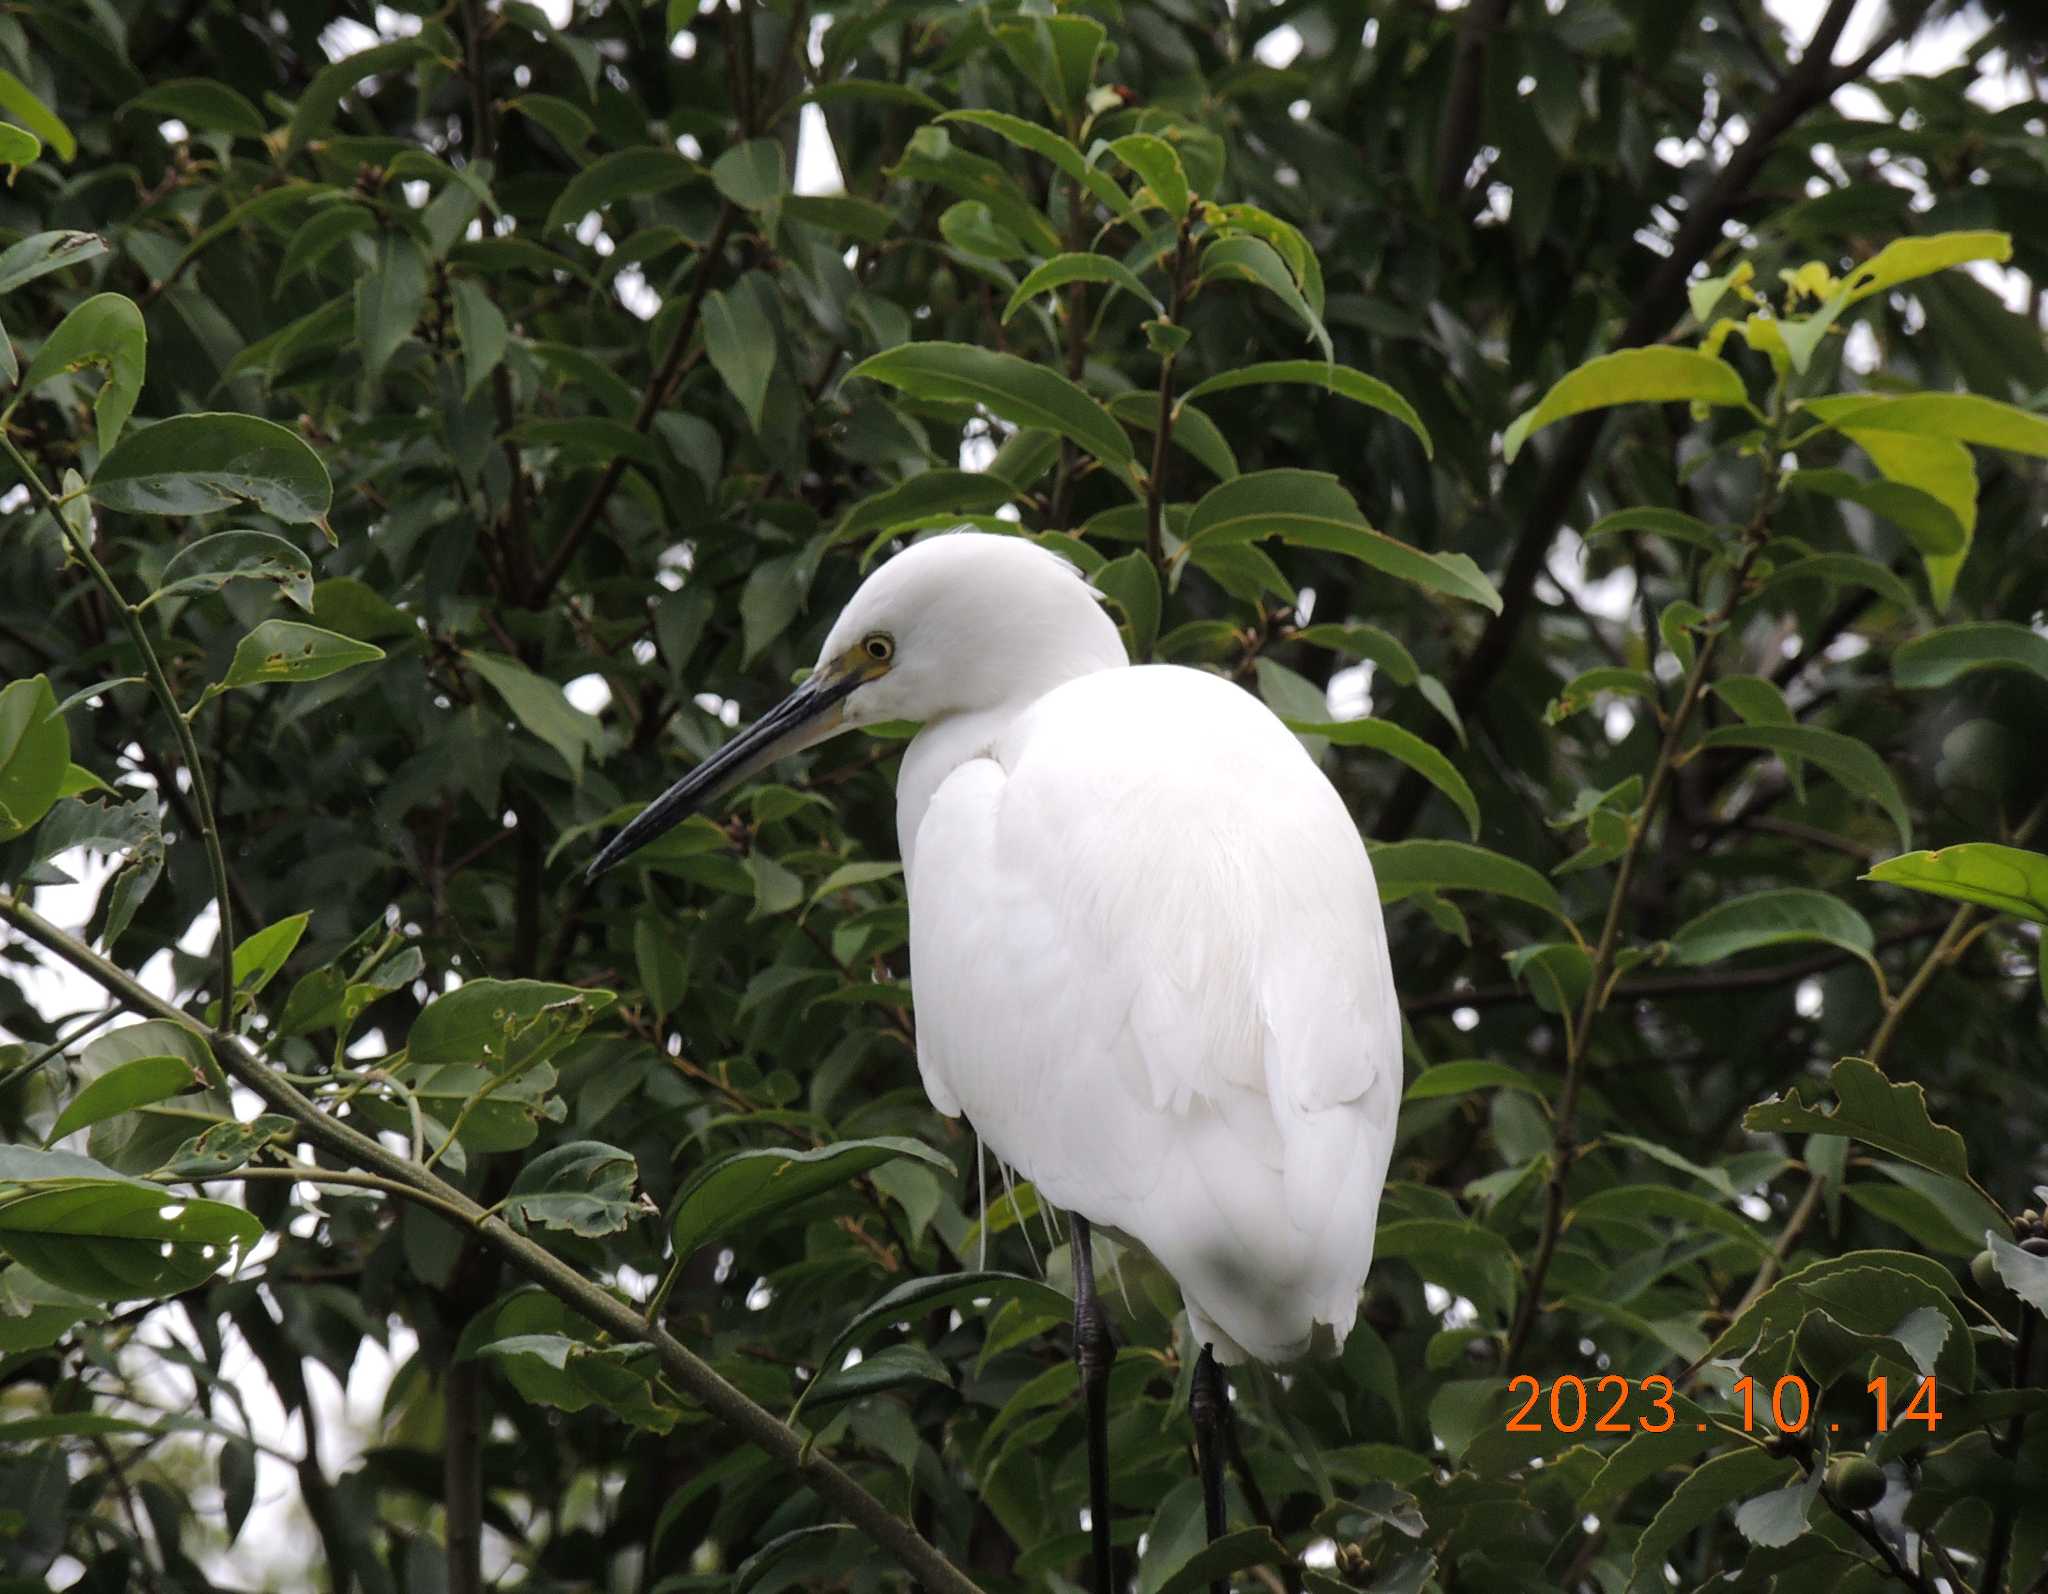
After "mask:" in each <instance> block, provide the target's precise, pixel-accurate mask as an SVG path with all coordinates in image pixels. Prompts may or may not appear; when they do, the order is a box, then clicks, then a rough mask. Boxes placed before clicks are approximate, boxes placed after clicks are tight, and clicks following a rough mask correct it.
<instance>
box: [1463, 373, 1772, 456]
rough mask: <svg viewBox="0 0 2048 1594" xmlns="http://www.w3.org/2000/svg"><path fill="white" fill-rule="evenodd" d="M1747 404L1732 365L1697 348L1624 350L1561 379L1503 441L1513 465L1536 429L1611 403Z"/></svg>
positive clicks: (1505, 435) (1747, 398)
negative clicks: (1682, 402)
mask: <svg viewBox="0 0 2048 1594" xmlns="http://www.w3.org/2000/svg"><path fill="white" fill-rule="evenodd" d="M1685 399H1696V400H1698V401H1699V402H1700V403H1703V404H1747V403H1748V402H1749V393H1748V391H1747V390H1746V389H1745V388H1744V387H1743V385H1742V377H1741V376H1740V375H1739V374H1738V373H1737V372H1736V369H1735V367H1734V366H1732V365H1730V364H1728V363H1727V362H1726V361H1725V360H1719V359H1716V358H1715V357H1714V356H1713V355H1710V354H1702V353H1700V352H1699V351H1698V350H1697V349H1673V348H1661V347H1660V348H1649V349H1622V350H1620V351H1618V352H1617V353H1614V354H1603V355H1600V356H1598V357H1597V358H1595V359H1591V360H1588V361H1586V363H1585V364H1583V365H1581V366H1580V367H1579V368H1578V369H1577V370H1575V371H1572V372H1570V373H1569V374H1567V375H1565V376H1564V377H1562V378H1560V379H1559V380H1558V382H1557V383H1556V385H1555V386H1553V387H1552V388H1551V390H1550V391H1549V392H1548V393H1546V394H1544V395H1543V398H1542V399H1541V401H1540V402H1538V403H1537V405H1536V406H1535V407H1534V408H1533V409H1529V410H1525V411H1523V413H1522V414H1521V415H1519V416H1517V417H1516V418H1515V422H1514V424H1513V425H1512V426H1510V427H1509V428H1508V429H1507V431H1506V433H1505V434H1503V436H1502V439H1501V446H1502V450H1503V452H1504V453H1505V454H1506V456H1507V458H1508V459H1509V460H1510V461H1512V460H1513V459H1514V457H1515V455H1517V454H1518V453H1520V452H1521V450H1522V444H1523V442H1524V441H1525V440H1526V439H1527V438H1528V436H1529V434H1530V433H1531V432H1533V431H1535V430H1537V429H1538V428H1539V427H1544V426H1548V425H1549V424H1550V423H1551V422H1552V421H1561V420H1563V419H1564V418H1565V417H1566V416H1569V415H1578V414H1580V413H1582V412H1584V411H1586V410H1598V409H1606V408H1607V407H1608V406H1610V405H1614V404H1670V403H1675V402H1678V401H1680V400H1685Z"/></svg>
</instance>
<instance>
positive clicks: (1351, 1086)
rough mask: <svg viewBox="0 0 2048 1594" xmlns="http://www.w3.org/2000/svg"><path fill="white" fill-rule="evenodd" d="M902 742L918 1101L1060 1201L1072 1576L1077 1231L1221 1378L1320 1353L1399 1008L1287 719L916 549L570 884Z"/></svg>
mask: <svg viewBox="0 0 2048 1594" xmlns="http://www.w3.org/2000/svg"><path fill="white" fill-rule="evenodd" d="M885 720H914V721H919V722H921V723H922V727H923V728H922V729H921V730H919V732H918V733H917V735H916V736H915V737H914V739H913V740H912V741H911V742H910V745H909V747H908V749H907V750H906V751H905V753H904V755H903V762H902V770H901V773H900V775H899V776H898V780H897V837H898V841H899V843H900V845H901V848H902V854H903V863H904V870H905V874H906V877H907V882H908V886H909V893H910V963H911V980H912V988H913V990H914V992H915V997H916V1003H917V1044H918V1066H919V1070H920V1072H921V1074H922V1076H923V1079H924V1086H925V1090H926V1092H927V1094H929V1096H930V1097H931V1100H932V1104H933V1106H935V1107H936V1108H938V1110H939V1111H940V1112H942V1113H945V1114H947V1115H949V1116H958V1115H960V1114H962V1113H964V1114H965V1115H966V1116H967V1118H968V1119H969V1121H970V1122H971V1123H972V1124H973V1126H974V1128H975V1130H976V1131H977V1133H978V1134H979V1135H980V1136H981V1138H982V1140H983V1141H984V1142H985V1143H986V1144H987V1145H988V1146H989V1147H990V1148H991V1149H992V1150H993V1151H994V1152H995V1153H996V1155H997V1156H998V1157H1000V1158H1001V1159H1002V1160H1003V1161H1004V1162H1006V1163H1008V1164H1010V1165H1011V1166H1012V1167H1014V1168H1016V1169H1017V1170H1018V1171H1019V1172H1021V1173H1022V1174H1024V1175H1025V1176H1026V1177H1027V1178H1029V1179H1030V1180H1031V1181H1032V1182H1033V1183H1034V1184H1035V1185H1036V1187H1037V1189H1038V1191H1039V1192H1040V1194H1041V1196H1042V1197H1043V1199H1044V1200H1045V1201H1046V1202H1048V1203H1050V1204H1052V1205H1054V1206H1057V1207H1060V1208H1063V1209H1065V1210H1066V1211H1067V1212H1068V1213H1069V1214H1071V1216H1072V1219H1073V1236H1074V1262H1075V1269H1074V1272H1075V1340H1076V1353H1077V1356H1078V1357H1079V1358H1080V1360H1081V1364H1082V1375H1083V1382H1084V1385H1085V1387H1086V1388H1087V1390H1088V1395H1089V1408H1090V1409H1089V1417H1090V1475H1091V1476H1090V1483H1091V1498H1092V1501H1093V1505H1092V1517H1093V1528H1094V1537H1095V1552H1096V1572H1097V1579H1098V1586H1099V1587H1103V1588H1106V1587H1107V1586H1108V1585H1107V1582H1106V1578H1107V1574H1108V1569H1109V1505H1108V1492H1107V1469H1106V1465H1105V1460H1106V1455H1105V1450H1104V1445H1105V1440H1104V1437H1103V1436H1104V1433H1105V1423H1106V1407H1105V1401H1106V1394H1107V1378H1108V1371H1109V1368H1108V1362H1109V1355H1108V1349H1109V1347H1108V1338H1107V1333H1106V1330H1105V1328H1104V1326H1103V1322H1102V1317H1101V1311H1100V1308H1099V1306H1098V1304H1097V1302H1096V1298H1095V1289H1094V1279H1093V1267H1092V1259H1091V1244H1090V1231H1091V1228H1097V1229H1101V1230H1103V1231H1104V1232H1106V1233H1109V1234H1112V1235H1113V1236H1115V1237H1116V1238H1117V1239H1119V1240H1120V1241H1123V1242H1127V1243H1129V1242H1134V1243H1136V1244H1137V1245H1140V1246H1142V1247H1144V1248H1145V1249H1146V1250H1147V1251H1149V1252H1150V1253H1151V1254H1152V1256H1153V1257H1155V1258H1156V1259H1157V1260H1158V1261H1159V1263H1160V1264H1161V1265H1162V1266H1163V1267H1165V1269H1166V1270H1167V1271H1168V1272H1169V1273H1170V1274H1171V1275H1172V1276H1173V1278H1174V1280H1175V1282H1176V1283H1177V1284H1178V1285H1179V1286H1180V1289H1181V1291H1182V1295H1183V1298H1184V1300H1185V1302H1186V1306H1187V1313H1188V1323H1189V1327H1190V1331H1191V1334H1192V1338H1193V1341H1194V1343H1195V1344H1196V1345H1199V1346H1200V1347H1201V1355H1200V1357H1199V1358H1198V1366H1197V1378H1196V1381H1195V1386H1194V1388H1195V1398H1194V1400H1193V1402H1192V1407H1193V1411H1194V1415H1195V1417H1196V1419H1197V1421H1196V1428H1197V1438H1198V1440H1199V1441H1200V1443H1199V1450H1200V1454H1201V1460H1202V1470H1203V1474H1204V1493H1205V1500H1206V1503H1207V1509H1208V1514H1209V1530H1210V1533H1211V1536H1212V1537H1213V1536H1214V1535H1215V1534H1216V1533H1218V1532H1220V1531H1221V1526H1222V1523H1221V1518H1222V1483H1221V1463H1220V1460H1219V1457H1218V1448H1217V1438H1218V1436H1217V1432H1216V1424H1217V1422H1219V1421H1221V1420H1224V1418H1225V1416H1226V1415H1227V1405H1226V1404H1225V1403H1224V1401H1223V1393H1224V1392H1223V1390H1222V1388H1221V1376H1220V1374H1218V1373H1217V1371H1216V1367H1215V1364H1216V1362H1225V1363H1229V1362H1237V1361H1242V1360H1245V1359H1247V1358H1252V1359H1256V1360H1259V1361H1262V1362H1286V1361H1290V1360H1293V1359H1295V1358H1298V1357H1300V1356H1303V1355H1305V1354H1307V1353H1309V1352H1310V1351H1311V1350H1313V1349H1316V1348H1318V1347H1320V1346H1324V1345H1330V1346H1334V1345H1338V1344H1341V1343H1342V1341H1343V1339H1344V1337H1345V1335H1346V1334H1347V1333H1348V1332H1349V1331H1350V1328H1351V1325H1352V1321H1353V1318H1354V1316H1355V1315H1356V1311H1357V1305H1358V1299H1359V1294H1360V1291H1361V1288H1362V1286H1363V1284H1364V1281H1365V1275H1366V1270H1367V1267H1368V1265H1369V1264H1370V1262H1371V1260H1372V1249H1373V1230H1374V1224H1375V1219H1376V1216H1377V1212H1378V1207H1379V1199H1380V1192H1381V1188H1382V1186H1383V1184H1384V1182H1385V1178H1386V1171H1387V1161H1388V1156H1389V1154H1390V1151H1391V1148H1392V1144H1393V1135H1394V1120H1395V1114H1396V1109H1397V1105H1398V1101H1399V1096H1400V1082H1401V1045H1400V1016H1399V1011H1398V1009H1397V1007H1396V1004H1395V997H1394V986H1393V976H1392V971H1391V968H1390V965H1389V960H1388V953H1387V936H1386V926H1385V922H1384V919H1383V918H1382V915H1381V912H1380V906H1379V897H1378V893H1377V891H1376V889H1375V887H1374V883H1373V874H1372V866H1371V864H1370V862H1368V860H1367V857H1366V852H1365V847H1364V845H1363V843H1362V842H1361V841H1360V839H1359V835H1358V831H1357V828H1356V826H1355V825H1354V824H1353V822H1352V820H1351V817H1350V815H1349V814H1348V813H1347V811H1346V810H1345V807H1344V803H1343V801H1342V799H1341V798H1340V797H1339V796H1338V795H1337V793H1336V791H1335V790H1334V788H1332V786H1331V785H1330V783H1329V781H1328V780H1327V779H1326V778H1325V777H1324V776H1323V774H1322V772H1321V771H1320V770H1319V769H1318V768H1317V767H1316V765H1315V763H1314V761H1313V760H1312V759H1311V758H1310V757H1309V756H1308V754H1307V752H1306V751H1305V750H1304V749H1303V748H1302V746H1301V744H1300V742H1299V741H1297V740H1296V738H1295V737H1294V736H1293V734H1292V733H1291V732H1289V731H1288V730H1287V728H1286V727H1285V726H1284V725H1283V724H1282V723H1281V722H1280V721H1279V720H1278V719H1277V718H1276V717H1275V716H1274V715H1273V714H1272V712H1271V711H1270V710H1268V709H1267V708H1266V707H1265V705H1264V704H1262V703H1261V702H1259V701H1258V700H1257V699H1256V698H1254V697H1252V696H1251V695H1250V694H1249V693H1247V692H1245V691H1243V690H1242V689H1240V688H1239V687H1237V686H1235V685H1234V684H1232V683H1231V682H1229V681H1226V680H1224V679H1222V678H1221V677H1219V676H1215V675H1211V674H1208V673H1206V672H1204V671H1201V670H1194V669H1185V668H1181V667H1179V666H1174V665H1144V666H1135V667H1134V666H1132V665H1131V664H1130V663H1129V661H1128V659H1127V658H1126V657H1125V654H1124V649H1123V645H1122V642H1121V640H1120V639H1119V637H1118V634H1117V630H1116V627H1115V626H1114V625H1113V624H1112V623H1111V622H1110V620H1109V618H1108V616H1107V615H1106V614H1104V613H1103V611H1102V609H1101V607H1100V605H1099V604H1098V603H1097V601H1096V599H1095V596H1094V594H1093V593H1092V592H1091V591H1090V590H1089V589H1088V587H1087V586H1086V584H1085V583H1084V582H1083V581H1082V580H1081V578H1080V576H1079V574H1078V572H1077V571H1076V570H1075V569H1074V567H1073V566H1072V565H1070V564H1068V563H1067V562H1066V561H1065V560H1062V559H1060V558H1059V557H1057V556H1056V555H1054V554H1052V553H1050V552H1048V551H1047V550H1045V549H1042V548H1040V547H1038V546H1036V545H1035V544H1033V543H1031V542H1028V541H1026V540H1024V539H1022V538H1019V537H1006V536H995V535H988V534H984V533H979V532H957V533H952V534H949V535H946V536H941V537H934V538H929V539H927V540H925V541H923V542H920V543H917V544H915V545H913V546H912V547H910V548H908V549H906V550H905V551H904V552H902V553H900V554H898V555H897V556H896V557H895V558H893V559H891V560H890V561H889V562H888V563H886V564H884V565H883V566H882V567H881V568H880V569H879V570H877V571H876V572H875V573H874V574H873V575H872V576H870V577H869V578H868V579H867V581H866V582H864V583H863V584H862V586H861V587H860V589H859V590H858V591H857V592H856V593H855V594H854V596H853V599H852V601H851V602H850V603H848V604H847V606H846V609H845V611H844V612H843V613H842V614H841V615H840V617H839V619H838V621H837V622H836V623H835V624H834V625H833V627H832V630H831V633H830V635H829V636H827V638H826V639H825V645H824V649H823V651H822V653H821V654H820V656H819V659H818V665H817V668H816V669H815V670H814V671H813V672H812V674H811V675H810V677H809V678H808V679H807V680H806V681H805V682H804V684H803V685H802V686H800V687H798V688H797V689H796V691H795V692H794V693H792V694H791V695H790V697H789V698H787V699H786V700H785V701H784V702H783V703H782V704H781V705H780V706H779V707H777V708H775V709H773V710H772V711H770V712H769V713H768V714H766V715H764V716H763V717H762V718H761V719H760V720H758V721H757V722H756V723H755V724H754V725H752V726H751V727H749V728H748V729H747V730H746V731H745V732H743V733H742V734H740V735H739V736H737V737H735V738H734V739H733V740H732V741H730V742H728V743H727V744H726V745H725V746H724V747H722V748H721V749H720V750H719V751H718V752H717V753H715V754H713V755H712V756H711V757H710V758H708V759H706V760H705V761H704V762H703V763H702V764H700V765H699V766H698V767H697V768H696V769H695V770H693V771H692V772H691V773H690V774H688V775H687V776H685V777H684V778H683V779H682V780H680V781H678V782H677V783H676V784H675V785H674V786H673V787H671V788H670V789H669V790H668V791H667V792H665V793H664V794H663V795H662V796H661V797H659V798H658V799H656V800H655V801H654V802H653V803H652V804H650V805H649V806H648V807H647V808H646V809H645V810H644V811H643V812H642V813H641V814H640V815H639V816H638V817H636V818H635V819H634V820H633V821H632V822H631V823H630V824H628V825H627V826H626V827H625V828H624V829H623V830H621V831H620V832H619V834H618V835H617V836H616V837H614V838H613V840H612V841H611V842H610V843H609V844H608V845H607V846H606V847H605V848H604V849H603V850H602V851H601V852H600V853H599V855H598V857H597V859H596V861H595V862H594V863H593V864H592V865H591V869H590V872H591V873H592V874H593V875H595V874H596V873H598V872H599V871H601V870H603V869H606V868H609V867H610V866H611V865H612V864H614V863H616V862H618V861H619V860H620V859H621V858H623V857H625V856H626V855H627V854H628V853H630V852H632V851H633V850H634V849H635V848H636V847H639V846H641V845H642V844H643V843H645V842H647V841H649V840H651V839H652V838H653V837H655V836H656V835H658V834H660V833H661V832H662V831H663V830H665V829H667V828H668V827H669V826H671V825H673V824H674V823H676V821H677V820H679V819H681V818H682V817H683V816H684V815H685V814H686V813H688V812H689V811H690V810H691V809H692V808H693V807H694V806H696V805H697V804H699V803H701V802H704V801H706V800H708V799H710V798H711V797H713V796H715V795H716V794H717V793H718V792H720V791H722V790H724V789H726V788H727V787H729V786H731V785H734V784H736V783H737V782H739V781H741V780H743V779H745V778H746V777H747V776H749V775H751V774H753V773H754V772H756V771H757V770H759V769H761V768H762V767H764V766H765V765H767V764H768V763H770V762H772V761H774V760H775V759H778V758H780V757H782V756H784V755H785V754H788V753H791V752H794V751H796V750H797V749H799V748H802V747H806V746H809V745H811V744H813V743H815V742H818V741H821V740H823V739H824V738H825V737H828V736H831V735H833V734H835V733H837V732H839V731H841V730H846V729H850V728H853V727H855V726H860V725H871V724H876V723H879V722H882V721H885Z"/></svg>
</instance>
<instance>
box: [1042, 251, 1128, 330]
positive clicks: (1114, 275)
mask: <svg viewBox="0 0 2048 1594" xmlns="http://www.w3.org/2000/svg"><path fill="white" fill-rule="evenodd" d="M1070 282H1106V283H1108V284H1109V285H1110V286H1111V287H1114V288H1121V289H1122V290H1123V291H1124V292H1125V293H1128V294H1131V295H1133V296H1135V297H1136V298H1139V299H1142V300H1143V301H1144V302H1145V303H1146V304H1149V305H1150V306H1152V308H1153V309H1154V310H1156V311H1158V312H1159V313H1160V314H1162V315H1163V314H1165V309H1164V307H1163V306H1162V305H1161V304H1160V302H1159V299H1158V296H1157V295H1156V294H1154V293H1153V292H1152V290H1151V289H1150V288H1148V287H1146V286H1145V284H1144V282H1143V281H1142V280H1140V278H1139V276H1138V274H1137V273H1136V272H1135V271H1133V270H1132V269H1131V268H1130V267H1129V266H1127V265H1125V264H1124V263H1123V262H1122V261H1121V260H1113V259H1111V258H1110V257H1109V256H1108V255H1084V254H1064V255H1054V256H1053V257H1052V259H1050V260H1048V261H1046V262H1045V263H1044V264H1043V265H1040V266H1038V267H1036V268H1034V269H1033V270H1032V271H1031V272H1030V273H1029V274H1028V275H1027V276H1026V277H1025V278H1024V280H1023V281H1022V282H1020V283H1018V284H1017V291H1016V292H1015V293H1013V294H1011V295H1010V302H1009V303H1008V304H1006V305H1004V306H1003V322H1004V324H1005V325H1008V323H1009V320H1010V318H1011V317H1012V316H1014V315H1015V314H1016V313H1017V312H1018V311H1019V310H1020V309H1022V308H1023V307H1024V306H1025V305H1026V304H1028V303H1029V302H1030V301H1031V300H1033V299H1035V298H1036V297H1037V296H1038V295H1039V294H1041V293H1050V292H1052V291H1053V290H1054V289H1056V288H1064V287H1065V286H1066V285H1067V284H1068V283H1070Z"/></svg>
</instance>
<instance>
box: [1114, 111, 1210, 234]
mask: <svg viewBox="0 0 2048 1594" xmlns="http://www.w3.org/2000/svg"><path fill="white" fill-rule="evenodd" d="M1102 147H1103V148H1105V149H1107V150H1108V151H1109V153H1110V154H1112V155H1114V156H1115V157H1116V158H1117V159H1118V160H1120V161H1122V162H1123V163H1124V164H1125V165H1126V166H1128V167H1129V168H1130V169H1131V170H1132V171H1134V172H1136V173H1137V174H1138V177H1139V179H1140V180H1141V181H1142V182H1143V183H1144V185H1145V186H1144V187H1143V188H1141V189H1139V190H1138V203H1139V205H1140V206H1141V207H1142V206H1143V205H1144V204H1145V202H1146V201H1147V200H1148V199H1149V200H1150V201H1151V202H1152V203H1153V204H1155V205H1157V206H1158V207H1159V208H1160V209H1161V210H1163V211H1165V212H1166V219H1167V220H1168V221H1170V222H1173V223H1175V224H1176V225H1178V224H1179V222H1180V219H1181V218H1182V217H1183V216H1185V215H1186V214H1187V213H1188V200H1189V195H1188V174H1187V172H1186V171H1185V170H1183V169H1182V167H1181V163H1180V156H1179V155H1177V154H1175V153H1174V148H1173V146H1172V145H1171V144H1169V143H1167V142H1166V140H1165V139H1163V138H1155V137H1154V136H1153V135H1152V134H1150V133H1131V134H1128V135H1127V136H1125V137H1123V138H1118V139H1112V140H1111V141H1110V142H1109V143H1108V144H1106V145H1104V146H1102Z"/></svg>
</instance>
